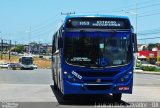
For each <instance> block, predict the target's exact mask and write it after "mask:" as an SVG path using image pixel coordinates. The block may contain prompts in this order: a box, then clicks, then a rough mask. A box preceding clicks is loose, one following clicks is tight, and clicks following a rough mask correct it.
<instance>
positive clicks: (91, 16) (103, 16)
mask: <svg viewBox="0 0 160 108" xmlns="http://www.w3.org/2000/svg"><path fill="white" fill-rule="evenodd" d="M80 17H89V18H94V17H99V18H122V19H128V20H129V18H128V16H120V15H100V14H96V15H68V16H66V18H65V21H66V20H67V19H69V18H80Z"/></svg>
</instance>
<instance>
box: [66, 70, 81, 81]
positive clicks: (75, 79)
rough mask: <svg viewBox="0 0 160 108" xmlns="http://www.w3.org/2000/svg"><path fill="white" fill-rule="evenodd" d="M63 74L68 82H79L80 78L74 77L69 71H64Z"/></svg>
mask: <svg viewBox="0 0 160 108" xmlns="http://www.w3.org/2000/svg"><path fill="white" fill-rule="evenodd" d="M64 76H65V78H67V80H68V81H70V82H81V80H80V79H78V78H77V77H75V75H73V74H71V73H69V72H67V71H64Z"/></svg>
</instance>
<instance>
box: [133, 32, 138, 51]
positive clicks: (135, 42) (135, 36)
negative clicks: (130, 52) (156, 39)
mask: <svg viewBox="0 0 160 108" xmlns="http://www.w3.org/2000/svg"><path fill="white" fill-rule="evenodd" d="M133 47H134V52H135V53H136V52H138V48H137V34H136V33H133Z"/></svg>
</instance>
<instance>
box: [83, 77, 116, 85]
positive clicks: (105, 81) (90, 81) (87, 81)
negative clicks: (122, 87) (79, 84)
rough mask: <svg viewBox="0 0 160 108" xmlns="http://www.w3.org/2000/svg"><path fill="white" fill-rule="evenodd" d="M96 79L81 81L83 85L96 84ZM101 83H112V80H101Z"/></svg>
mask: <svg viewBox="0 0 160 108" xmlns="http://www.w3.org/2000/svg"><path fill="white" fill-rule="evenodd" d="M96 80H97V78H96V79H83V81H84V82H85V83H90V84H92V83H96ZM101 83H113V79H101Z"/></svg>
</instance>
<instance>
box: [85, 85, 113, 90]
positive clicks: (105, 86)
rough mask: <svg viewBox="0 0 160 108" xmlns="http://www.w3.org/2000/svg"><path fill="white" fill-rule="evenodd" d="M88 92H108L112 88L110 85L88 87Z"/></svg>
mask: <svg viewBox="0 0 160 108" xmlns="http://www.w3.org/2000/svg"><path fill="white" fill-rule="evenodd" d="M86 87H87V89H88V90H107V89H109V88H110V87H111V86H110V85H86Z"/></svg>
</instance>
